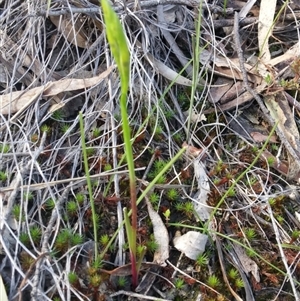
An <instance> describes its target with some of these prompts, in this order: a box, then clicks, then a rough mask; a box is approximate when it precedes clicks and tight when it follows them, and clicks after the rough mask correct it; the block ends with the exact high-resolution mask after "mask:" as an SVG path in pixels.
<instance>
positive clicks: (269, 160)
mask: <svg viewBox="0 0 300 301" xmlns="http://www.w3.org/2000/svg"><path fill="white" fill-rule="evenodd" d="M267 162H268V164H269V165H273V164H274V163H275V158H273V157H268V158H267Z"/></svg>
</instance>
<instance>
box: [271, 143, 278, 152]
mask: <svg viewBox="0 0 300 301" xmlns="http://www.w3.org/2000/svg"><path fill="white" fill-rule="evenodd" d="M271 149H272V151H278V149H279V146H278V145H277V144H276V143H272V144H271Z"/></svg>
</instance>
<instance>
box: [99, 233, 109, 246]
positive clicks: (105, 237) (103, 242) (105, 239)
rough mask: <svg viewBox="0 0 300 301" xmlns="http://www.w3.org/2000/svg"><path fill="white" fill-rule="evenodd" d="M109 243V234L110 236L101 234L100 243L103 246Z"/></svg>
mask: <svg viewBox="0 0 300 301" xmlns="http://www.w3.org/2000/svg"><path fill="white" fill-rule="evenodd" d="M108 243H109V236H108V234H103V235H101V236H100V244H101V245H102V246H103V247H106V246H107V244H108Z"/></svg>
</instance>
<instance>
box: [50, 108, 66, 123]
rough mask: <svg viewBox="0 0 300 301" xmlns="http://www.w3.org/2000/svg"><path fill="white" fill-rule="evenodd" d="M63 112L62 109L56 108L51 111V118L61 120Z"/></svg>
mask: <svg viewBox="0 0 300 301" xmlns="http://www.w3.org/2000/svg"><path fill="white" fill-rule="evenodd" d="M64 117H65V116H64V112H63V111H62V110H56V111H55V112H53V113H52V116H51V118H53V119H55V120H58V121H61V120H62V119H63V118H64Z"/></svg>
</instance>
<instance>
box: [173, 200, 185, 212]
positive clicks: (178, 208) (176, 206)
mask: <svg viewBox="0 0 300 301" xmlns="http://www.w3.org/2000/svg"><path fill="white" fill-rule="evenodd" d="M183 208H184V204H183V203H182V202H177V203H176V204H175V209H176V210H177V211H183Z"/></svg>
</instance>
